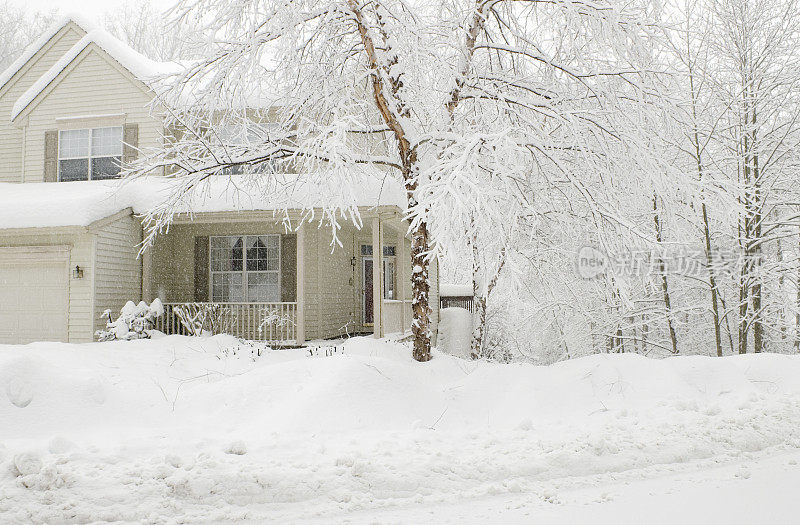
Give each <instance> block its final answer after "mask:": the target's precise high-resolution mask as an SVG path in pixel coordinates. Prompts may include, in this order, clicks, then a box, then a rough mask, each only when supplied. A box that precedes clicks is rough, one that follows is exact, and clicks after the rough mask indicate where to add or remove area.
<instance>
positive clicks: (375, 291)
mask: <svg viewBox="0 0 800 525" xmlns="http://www.w3.org/2000/svg"><path fill="white" fill-rule="evenodd" d="M372 324H373V334H374V336H375V337H376V338H379V337H383V230H382V229H381V218H380V217H375V218H374V219H372Z"/></svg>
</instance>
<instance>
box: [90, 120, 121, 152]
mask: <svg viewBox="0 0 800 525" xmlns="http://www.w3.org/2000/svg"><path fill="white" fill-rule="evenodd" d="M118 155H122V128H121V127H114V128H95V129H93V130H92V156H93V157H109V156H118Z"/></svg>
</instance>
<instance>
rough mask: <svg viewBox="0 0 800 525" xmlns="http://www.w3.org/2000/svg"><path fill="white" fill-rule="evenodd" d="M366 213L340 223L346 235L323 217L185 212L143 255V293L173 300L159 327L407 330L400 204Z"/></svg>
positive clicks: (292, 332) (275, 336) (277, 339)
mask: <svg viewBox="0 0 800 525" xmlns="http://www.w3.org/2000/svg"><path fill="white" fill-rule="evenodd" d="M362 217H364V221H363V224H362V225H361V227H360V228H357V227H356V226H355V225H353V224H352V223H347V224H343V225H342V228H341V229H340V230H338V232H337V237H338V240H339V242H338V243H331V230H330V229H328V228H326V227H325V226H323V227H321V228H320V227H318V224H317V223H316V222H315V223H305V224H301V225H300V226H299V227H298V226H296V223H295V222H294V221H293V226H294V227H293V228H292V229H287V228H286V226H285V225H284V223H283V221H278V220H276V219H275V217H274V215H273V214H272V213H271V212H239V213H236V212H208V213H198V214H195V215H194V216H193V217H191V218H189V217H180V218H178V220H176V221H175V223H174V224H173V226H172V227H171V228H170V231H169V232H168V233H166V234H164V235H162V236H160V237H159V238H158V239H157V241H156V245H155V246H154V247H153V248H152V249H151V250H148V251H147V252H145V254H144V257H143V261H142V276H143V279H142V292H143V293H142V295H143V299H144V300H146V301H151V300H152V299H154V298H155V297H158V298H160V299H161V301H162V302H163V303H164V306H165V315H164V316H163V317H162V318H160V319H159V320H158V321H157V324H156V329H158V330H160V331H162V332H164V333H167V334H187V335H192V334H194V333H199V332H200V331H210V332H212V333H228V334H230V335H234V336H237V337H242V338H245V339H251V340H257V341H265V342H268V343H271V344H276V345H302V344H303V343H304V342H305V341H307V340H309V339H328V338H336V337H343V336H348V335H352V334H356V333H360V334H363V333H370V332H371V333H373V334H375V336H376V337H383V336H384V335H385V334H389V333H396V332H405V331H407V330H409V329H410V326H411V317H412V314H411V300H410V297H411V281H410V276H411V263H410V257H409V256H408V253H409V251H410V241H409V239H408V238H406V235H405V233H406V230H407V223H405V222H404V221H403V220H402V218H401V217H400V214H399V213H398V211H397V210H396V209H389V210H380V209H378V210H374V209H372V210H364V211H362ZM379 247H380V248H379ZM377 298H380V300H376V299H377ZM376 321H377V322H376Z"/></svg>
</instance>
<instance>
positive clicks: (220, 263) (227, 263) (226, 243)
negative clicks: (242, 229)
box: [211, 237, 243, 272]
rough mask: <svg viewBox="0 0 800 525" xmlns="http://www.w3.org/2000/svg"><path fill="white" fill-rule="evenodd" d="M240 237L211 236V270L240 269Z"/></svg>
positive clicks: (227, 270)
mask: <svg viewBox="0 0 800 525" xmlns="http://www.w3.org/2000/svg"><path fill="white" fill-rule="evenodd" d="M242 255H243V254H242V238H241V237H212V238H211V271H212V272H231V271H237V272H240V271H242Z"/></svg>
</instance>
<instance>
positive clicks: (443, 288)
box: [439, 283, 472, 297]
mask: <svg viewBox="0 0 800 525" xmlns="http://www.w3.org/2000/svg"><path fill="white" fill-rule="evenodd" d="M439 295H441V296H442V297H471V296H472V285H471V284H448V283H442V284H440V285H439Z"/></svg>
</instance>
